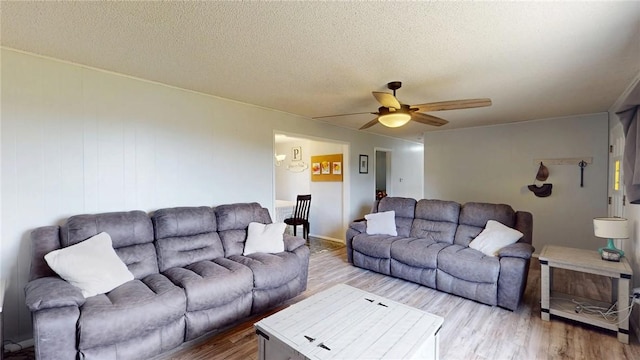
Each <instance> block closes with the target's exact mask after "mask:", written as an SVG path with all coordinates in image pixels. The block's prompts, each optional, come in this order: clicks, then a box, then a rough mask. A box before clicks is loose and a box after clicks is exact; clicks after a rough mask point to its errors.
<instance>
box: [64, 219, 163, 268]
mask: <svg viewBox="0 0 640 360" xmlns="http://www.w3.org/2000/svg"><path fill="white" fill-rule="evenodd" d="M101 232H106V233H107V234H109V236H111V240H112V243H113V248H114V249H115V250H116V253H117V254H118V256H119V257H120V259H122V261H123V262H124V263H125V264H126V265H127V268H129V271H131V273H132V274H133V276H134V277H135V278H136V279H142V278H144V277H146V276H148V275H151V274H157V273H159V270H158V261H157V257H156V250H155V247H154V245H153V225H152V223H151V219H150V218H149V216H147V214H146V213H145V212H142V211H138V210H136V211H128V212H113V213H103V214H92V215H76V216H72V217H70V218H69V219H67V222H66V223H65V224H64V225H63V226H62V227H61V228H60V244H61V245H62V247H66V246H70V245H73V244H77V243H79V242H81V241H84V240H86V239H88V238H90V237H92V236H94V235H97V234H99V233H101Z"/></svg>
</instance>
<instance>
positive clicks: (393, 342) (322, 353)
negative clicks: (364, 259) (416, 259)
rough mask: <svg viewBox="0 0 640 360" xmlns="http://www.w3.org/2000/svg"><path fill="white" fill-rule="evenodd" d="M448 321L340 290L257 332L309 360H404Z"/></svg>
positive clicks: (283, 313)
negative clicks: (384, 359)
mask: <svg viewBox="0 0 640 360" xmlns="http://www.w3.org/2000/svg"><path fill="white" fill-rule="evenodd" d="M443 321H444V319H443V318H442V317H440V316H437V315H433V314H430V313H427V312H424V311H422V310H419V309H416V308H413V307H410V306H407V305H404V304H400V303H397V302H395V301H391V300H388V299H385V298H384V297H381V296H378V295H375V294H371V293H369V292H366V291H363V290H360V289H357V288H354V287H351V286H348V285H345V284H339V285H336V286H334V287H332V288H330V289H328V290H325V291H323V292H320V293H318V294H315V295H313V296H310V297H309V298H307V299H305V300H302V301H300V302H299V303H296V304H294V305H291V306H290V307H288V308H286V309H284V310H282V311H279V312H277V313H275V314H273V315H271V316H269V317H266V318H264V319H262V320H261V321H259V322H258V323H256V324H255V326H256V328H257V329H258V330H260V331H262V332H265V333H266V334H268V335H270V336H275V337H276V338H278V339H279V340H280V341H282V342H284V343H286V344H287V345H288V346H289V347H291V348H292V349H294V350H296V351H298V352H300V353H301V354H302V355H304V356H306V357H307V358H309V359H345V358H348V359H357V358H367V359H372V358H393V359H403V358H408V357H410V355H411V354H414V353H415V352H416V351H418V349H420V348H421V347H422V346H423V345H424V344H425V342H426V341H428V340H429V339H432V337H433V336H435V335H436V334H437V332H438V331H439V330H440V328H441V326H442V323H443ZM432 341H433V340H432Z"/></svg>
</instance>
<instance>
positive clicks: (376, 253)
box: [351, 234, 401, 259]
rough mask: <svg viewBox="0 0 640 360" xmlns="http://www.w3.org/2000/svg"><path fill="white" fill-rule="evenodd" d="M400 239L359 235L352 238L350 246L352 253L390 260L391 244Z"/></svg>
mask: <svg viewBox="0 0 640 360" xmlns="http://www.w3.org/2000/svg"><path fill="white" fill-rule="evenodd" d="M400 239H401V238H400V237H396V236H389V235H367V234H359V235H356V236H354V237H353V241H352V242H351V246H352V248H353V250H354V251H357V252H360V253H362V254H365V255H367V256H372V257H375V258H381V259H389V258H391V244H393V243H394V242H395V241H397V240H400Z"/></svg>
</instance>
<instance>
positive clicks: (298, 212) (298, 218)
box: [284, 195, 311, 240]
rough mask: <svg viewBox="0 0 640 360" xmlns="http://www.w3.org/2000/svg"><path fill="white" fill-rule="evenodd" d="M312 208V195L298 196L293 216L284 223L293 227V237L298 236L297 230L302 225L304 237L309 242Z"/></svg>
mask: <svg viewBox="0 0 640 360" xmlns="http://www.w3.org/2000/svg"><path fill="white" fill-rule="evenodd" d="M310 207H311V195H298V197H297V199H296V207H295V209H294V210H293V214H291V217H290V218H288V219H284V223H285V224H287V225H291V226H293V236H296V229H297V228H298V226H299V225H302V237H303V238H305V239H306V240H309V208H310Z"/></svg>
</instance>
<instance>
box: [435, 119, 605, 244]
mask: <svg viewBox="0 0 640 360" xmlns="http://www.w3.org/2000/svg"><path fill="white" fill-rule="evenodd" d="M424 142H425V149H424V153H425V191H424V193H425V197H427V198H435V199H444V200H454V201H458V202H460V203H464V202H469V201H481V202H492V203H505V204H509V205H511V206H512V207H513V208H514V209H515V210H525V211H529V212H531V213H533V224H534V228H533V245H534V246H535V248H536V253H539V252H540V251H541V250H542V247H543V246H544V245H547V244H554V245H561V246H570V247H576V248H585V249H597V248H598V247H600V246H603V242H602V240H601V239H597V238H595V237H594V235H593V225H592V218H593V217H596V216H606V215H607V164H608V116H607V114H606V113H602V114H593V115H584V116H576V117H568V118H558V119H548V120H539V121H530V122H525V123H515V124H507V125H500V126H491V127H481V128H471V129H463V130H453V131H440V132H431V133H425V137H424ZM582 156H584V157H593V164H591V165H589V166H587V167H586V168H585V172H584V187H583V188H581V187H580V171H579V167H578V166H577V165H576V166H574V165H571V166H570V165H549V166H547V167H548V168H549V173H550V175H549V178H548V179H547V181H546V182H548V183H552V184H553V193H552V194H551V196H549V197H547V198H538V197H536V196H534V194H533V193H531V192H530V191H529V190H528V189H527V185H530V184H532V183H533V182H534V179H535V175H536V172H537V170H538V165H536V164H535V163H534V159H541V158H542V159H547V158H573V157H582Z"/></svg>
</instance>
